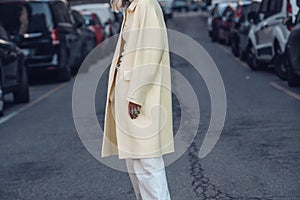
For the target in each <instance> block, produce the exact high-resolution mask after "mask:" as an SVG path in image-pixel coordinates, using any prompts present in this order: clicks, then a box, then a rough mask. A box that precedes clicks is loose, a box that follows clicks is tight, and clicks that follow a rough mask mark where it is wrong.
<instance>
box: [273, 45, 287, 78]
mask: <svg viewBox="0 0 300 200" xmlns="http://www.w3.org/2000/svg"><path fill="white" fill-rule="evenodd" d="M285 60H286V59H285V56H284V54H283V53H282V52H281V49H280V47H279V46H278V45H275V58H274V65H275V73H276V74H277V76H278V77H279V78H280V79H282V80H287V76H288V74H287V64H286V61H285Z"/></svg>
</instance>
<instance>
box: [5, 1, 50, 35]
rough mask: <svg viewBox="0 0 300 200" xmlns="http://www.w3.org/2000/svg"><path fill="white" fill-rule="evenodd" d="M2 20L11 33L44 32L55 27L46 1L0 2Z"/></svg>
mask: <svg viewBox="0 0 300 200" xmlns="http://www.w3.org/2000/svg"><path fill="white" fill-rule="evenodd" d="M0 20H1V23H2V25H3V26H4V28H5V29H6V30H7V32H8V33H9V34H24V33H34V32H44V31H47V30H49V29H50V28H51V27H53V20H52V15H51V11H50V8H49V5H48V3H46V2H30V3H9V4H0Z"/></svg>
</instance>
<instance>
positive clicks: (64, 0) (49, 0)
mask: <svg viewBox="0 0 300 200" xmlns="http://www.w3.org/2000/svg"><path fill="white" fill-rule="evenodd" d="M54 1H62V2H64V3H68V1H67V0H1V1H0V3H19V2H54Z"/></svg>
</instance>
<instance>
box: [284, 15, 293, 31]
mask: <svg viewBox="0 0 300 200" xmlns="http://www.w3.org/2000/svg"><path fill="white" fill-rule="evenodd" d="M282 24H283V25H285V26H286V27H287V29H288V30H289V31H291V30H292V29H293V25H294V24H293V18H292V17H287V18H285V19H283V20H282Z"/></svg>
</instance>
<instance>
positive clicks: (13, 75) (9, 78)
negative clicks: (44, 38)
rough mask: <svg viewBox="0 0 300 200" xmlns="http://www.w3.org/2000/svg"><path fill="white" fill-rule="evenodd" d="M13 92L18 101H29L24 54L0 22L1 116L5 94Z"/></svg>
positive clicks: (0, 114)
mask: <svg viewBox="0 0 300 200" xmlns="http://www.w3.org/2000/svg"><path fill="white" fill-rule="evenodd" d="M11 92H12V93H13V97H14V100H15V102H16V103H27V102H29V89H28V80H27V71H26V67H25V65H24V54H23V53H22V51H21V49H19V48H18V47H17V46H16V45H15V44H14V43H12V42H11V41H10V40H9V37H8V35H7V33H6V31H5V30H4V28H3V27H2V26H1V24H0V116H2V115H3V112H4V95H5V94H7V93H11Z"/></svg>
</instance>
